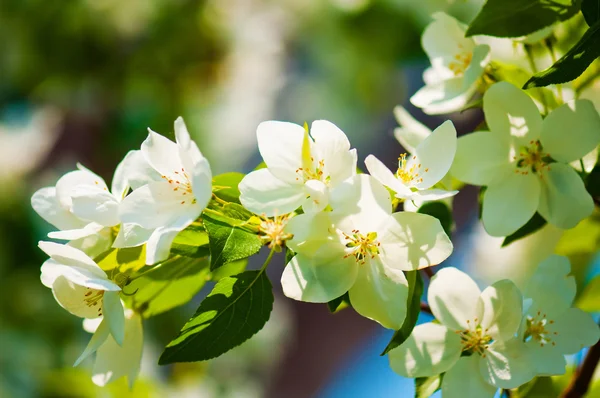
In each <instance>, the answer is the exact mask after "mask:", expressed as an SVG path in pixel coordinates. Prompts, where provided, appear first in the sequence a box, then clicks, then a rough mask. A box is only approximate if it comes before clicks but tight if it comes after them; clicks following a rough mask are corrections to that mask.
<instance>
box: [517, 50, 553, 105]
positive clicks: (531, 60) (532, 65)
mask: <svg viewBox="0 0 600 398" xmlns="http://www.w3.org/2000/svg"><path fill="white" fill-rule="evenodd" d="M523 46H524V48H525V53H526V54H527V60H528V61H529V67H530V68H531V71H532V72H533V74H534V75H535V74H536V73H537V72H538V69H537V66H536V64H535V57H534V56H533V50H532V47H531V45H529V44H524V45H523ZM540 101H541V103H542V106H543V107H544V113H546V114H547V113H548V105H547V104H546V99H545V98H544V95H543V94H542V95H540Z"/></svg>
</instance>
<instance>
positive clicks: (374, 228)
mask: <svg viewBox="0 0 600 398" xmlns="http://www.w3.org/2000/svg"><path fill="white" fill-rule="evenodd" d="M330 205H331V207H332V208H333V211H331V212H320V213H316V214H302V215H298V216H295V217H294V218H292V219H290V220H289V221H288V223H287V226H286V228H285V231H286V232H289V233H291V234H292V235H293V238H292V239H290V240H288V241H287V245H288V247H290V248H291V249H292V250H294V251H295V252H296V256H295V257H294V258H293V259H292V260H291V261H290V263H289V264H288V265H287V266H286V268H285V270H284V272H283V275H282V277H281V284H282V286H283V292H284V294H285V295H286V296H288V297H290V298H293V299H295V300H300V301H308V302H317V303H324V302H328V301H331V300H333V299H335V298H337V297H339V296H341V295H343V294H344V293H346V292H348V293H349V295H350V301H351V302H352V306H353V308H354V309H355V310H356V311H357V312H358V313H359V314H361V315H363V316H365V317H367V318H370V319H373V320H375V321H377V322H379V323H380V324H381V325H383V326H385V327H387V328H392V329H398V328H400V326H401V325H402V322H403V321H404V318H405V316H406V305H403V304H402V303H406V300H407V298H408V283H407V281H406V278H405V276H404V273H403V272H402V271H409V270H416V269H421V268H425V267H429V266H432V265H436V264H439V263H440V262H442V261H443V260H445V259H446V258H448V256H449V255H450V254H451V253H452V243H451V242H450V239H449V238H448V236H447V235H446V234H445V233H444V230H443V228H442V226H441V225H440V222H439V221H438V220H437V219H435V218H434V217H431V216H428V215H425V214H418V213H407V212H403V213H395V214H392V212H391V200H390V196H389V193H388V191H387V190H386V189H385V187H384V186H383V185H381V184H380V183H379V182H378V181H377V180H375V179H374V178H373V177H371V176H369V175H365V174H361V175H357V176H355V177H353V178H350V179H348V180H346V181H345V182H343V183H342V184H340V185H339V186H338V187H336V188H335V189H334V190H332V191H331V201H330Z"/></svg>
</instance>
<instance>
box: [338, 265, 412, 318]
mask: <svg viewBox="0 0 600 398" xmlns="http://www.w3.org/2000/svg"><path fill="white" fill-rule="evenodd" d="M348 294H349V296H350V302H351V303H352V307H353V308H354V309H355V310H356V312H358V313H359V314H360V315H362V316H364V317H366V318H369V319H372V320H374V321H376V322H378V323H379V324H381V325H382V326H383V327H386V328H388V329H400V327H402V323H403V322H404V318H406V305H401V303H406V301H407V300H408V282H407V281H406V278H405V276H404V273H402V271H399V270H394V269H392V268H386V267H385V265H383V263H381V261H378V259H377V258H375V259H367V260H366V262H365V263H364V264H361V265H359V266H358V274H357V276H356V281H355V282H354V285H352V287H351V288H350V290H349V291H348Z"/></svg>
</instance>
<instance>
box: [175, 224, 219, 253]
mask: <svg viewBox="0 0 600 398" xmlns="http://www.w3.org/2000/svg"><path fill="white" fill-rule="evenodd" d="M171 254H178V255H180V256H185V257H192V258H200V257H206V256H208V255H209V254H210V249H209V247H208V234H207V233H206V231H205V230H204V228H203V227H202V226H201V225H198V224H192V225H190V226H189V227H187V228H186V229H184V230H183V231H181V232H180V233H179V234H177V236H176V237H175V239H174V240H173V244H172V245H171Z"/></svg>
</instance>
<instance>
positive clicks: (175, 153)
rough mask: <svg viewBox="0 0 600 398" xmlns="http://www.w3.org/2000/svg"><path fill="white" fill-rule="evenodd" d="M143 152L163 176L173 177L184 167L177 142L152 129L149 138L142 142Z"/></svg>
mask: <svg viewBox="0 0 600 398" xmlns="http://www.w3.org/2000/svg"><path fill="white" fill-rule="evenodd" d="M142 154H143V155H144V158H145V159H146V161H147V162H148V164H149V165H150V166H152V168H153V169H154V170H156V171H157V172H158V173H159V174H160V175H161V176H166V177H169V178H173V177H174V176H176V174H175V172H176V171H177V172H181V171H182V169H183V164H182V163H181V159H180V158H179V148H178V146H177V144H176V143H174V142H173V141H171V140H170V139H168V138H167V137H164V136H162V135H160V134H158V133H156V132H154V131H152V130H150V129H148V138H146V139H145V140H144V142H142Z"/></svg>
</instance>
